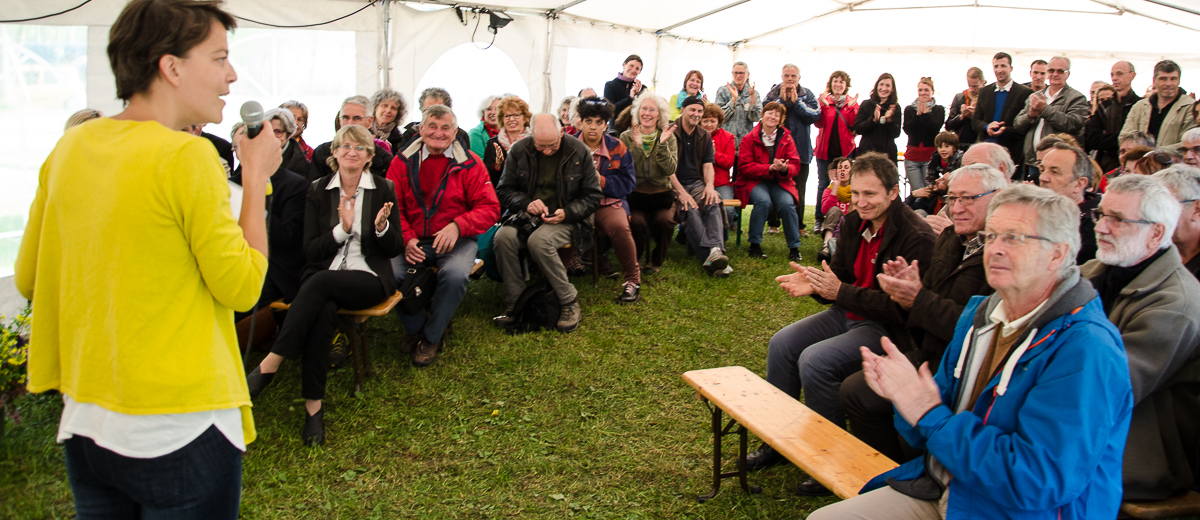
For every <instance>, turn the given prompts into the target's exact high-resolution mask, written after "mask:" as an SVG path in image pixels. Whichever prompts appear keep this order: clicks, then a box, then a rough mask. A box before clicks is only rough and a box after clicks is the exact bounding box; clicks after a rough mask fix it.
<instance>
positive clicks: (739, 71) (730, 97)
mask: <svg viewBox="0 0 1200 520" xmlns="http://www.w3.org/2000/svg"><path fill="white" fill-rule="evenodd" d="M732 74H733V82H731V83H726V84H724V85H721V87H720V88H718V89H717V98H716V103H717V106H719V107H721V110H724V111H725V124H724V125H721V128H724V129H725V130H726V131H728V132H729V133H731V134H733V136H734V137H736V138H737V139H736V140H735V141H734V143H735V144H740V143H741V142H742V137H745V136H746V134H748V133H750V131H751V130H753V129H754V124H755V123H757V122H758V120H759V119H760V118H761V117H762V107H763V102H762V98H761V97H759V95H758V91H757V90H754V84H753V83H750V66H749V65H746V62H744V61H739V62H735V63H734V64H733V72H732Z"/></svg>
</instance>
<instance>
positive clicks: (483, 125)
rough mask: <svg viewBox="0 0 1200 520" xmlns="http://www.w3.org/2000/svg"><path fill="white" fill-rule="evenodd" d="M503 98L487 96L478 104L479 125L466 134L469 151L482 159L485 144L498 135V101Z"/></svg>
mask: <svg viewBox="0 0 1200 520" xmlns="http://www.w3.org/2000/svg"><path fill="white" fill-rule="evenodd" d="M504 97H505V96H488V97H486V98H484V99H483V102H482V103H480V104H479V124H478V125H476V126H475V128H472V129H471V130H470V131H468V132H467V137H469V138H470V139H471V151H472V152H475V155H478V156H479V157H483V156H484V155H485V153H484V150H486V149H487V143H488V141H490V140H491V139H492V138H493V137H496V135H497V134H499V133H500V118H499V117H497V114H498V112H499V110H498V108H499V106H500V100H501V99H504Z"/></svg>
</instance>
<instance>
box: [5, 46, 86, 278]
mask: <svg viewBox="0 0 1200 520" xmlns="http://www.w3.org/2000/svg"><path fill="white" fill-rule="evenodd" d="M0 60H2V61H0V277H4V276H9V275H11V274H12V273H13V263H14V262H15V261H16V258H17V249H18V248H19V247H20V244H21V235H22V234H23V233H24V231H25V221H26V220H27V219H28V218H29V205H30V204H31V203H32V202H33V195H34V193H35V192H36V191H37V182H38V170H39V169H40V168H41V166H42V162H44V161H45V160H46V157H47V156H48V155H50V152H51V150H53V149H54V145H55V144H57V143H58V139H59V138H60V137H62V133H63V125H64V124H65V123H66V121H67V118H68V117H70V115H71V114H72V113H73V112H75V111H76V110H79V109H81V108H84V104H85V102H86V99H87V85H86V81H87V27H83V26H46V25H0Z"/></svg>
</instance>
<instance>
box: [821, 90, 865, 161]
mask: <svg viewBox="0 0 1200 520" xmlns="http://www.w3.org/2000/svg"><path fill="white" fill-rule="evenodd" d="M823 95H824V94H823ZM826 99H828V97H826ZM837 112H838V110H837V108H836V107H834V106H833V105H832V104H827V105H821V115H820V116H819V117H817V122H816V123H815V126H816V127H817V128H820V129H821V133H820V134H817V147H816V148H815V149H814V150H813V155H815V156H817V159H820V160H822V161H828V160H830V159H837V157H828V155H829V138H830V132H831V131H832V130H830V129H832V128H833V126H834V119H835V118H836V117H837ZM856 117H858V103H855V104H853V105H851V104H849V103H847V104H846V105H844V106H843V107H842V124H841V125H839V128H838V130H839V131H838V138H840V139H841V143H842V157H850V154H851V153H852V152H854V118H856Z"/></svg>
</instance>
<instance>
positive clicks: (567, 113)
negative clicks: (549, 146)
mask: <svg viewBox="0 0 1200 520" xmlns="http://www.w3.org/2000/svg"><path fill="white" fill-rule="evenodd" d="M574 101H575V96H567V97H565V98H563V100H562V105H561V106H560V107H559V109H558V123H559V124H561V125H562V130H563V134H564V135H575V134H576V133H577V132H579V129H577V128H575V127H574V126H573V125H572V123H571V104H572V102H574Z"/></svg>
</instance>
